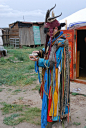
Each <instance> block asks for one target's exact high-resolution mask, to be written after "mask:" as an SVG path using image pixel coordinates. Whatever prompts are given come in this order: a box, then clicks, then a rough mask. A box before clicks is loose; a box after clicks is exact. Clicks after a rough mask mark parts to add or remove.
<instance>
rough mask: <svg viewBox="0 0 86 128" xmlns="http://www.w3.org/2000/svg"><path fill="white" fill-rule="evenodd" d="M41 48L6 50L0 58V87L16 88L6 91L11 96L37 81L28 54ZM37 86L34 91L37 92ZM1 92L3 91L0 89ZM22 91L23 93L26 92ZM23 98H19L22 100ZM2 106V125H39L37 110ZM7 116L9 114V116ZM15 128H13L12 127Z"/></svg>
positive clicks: (32, 63) (11, 105) (10, 105)
mask: <svg viewBox="0 0 86 128" xmlns="http://www.w3.org/2000/svg"><path fill="white" fill-rule="evenodd" d="M41 48H42V47H37V48H29V47H25V46H24V47H23V48H22V49H10V48H9V47H5V49H7V52H8V53H7V56H6V57H2V58H0V86H2V85H5V86H8V87H9V86H18V89H16V90H14V91H12V89H10V87H9V88H8V89H7V91H9V92H10V91H12V94H15V95H16V94H18V93H20V92H21V91H22V90H21V89H20V88H21V87H23V86H25V85H31V84H32V83H33V82H34V83H35V82H36V80H37V79H38V74H36V73H35V72H34V62H33V61H30V60H29V54H31V53H32V51H35V50H39V49H41ZM38 89H39V86H38V85H37V86H36V87H35V88H34V90H38ZM0 91H1V92H2V91H3V89H2V88H0ZM26 91H27V90H24V91H23V92H26ZM22 99H23V97H19V100H22ZM0 104H2V105H3V107H2V108H1V110H2V114H3V115H5V117H4V120H3V123H4V124H6V125H12V126H14V125H17V124H19V123H20V122H24V121H26V122H30V123H34V124H37V125H40V122H41V110H40V109H39V108H30V106H29V105H17V104H7V103H5V102H0ZM8 114H11V115H10V116H9V115H8ZM14 128H15V127H14Z"/></svg>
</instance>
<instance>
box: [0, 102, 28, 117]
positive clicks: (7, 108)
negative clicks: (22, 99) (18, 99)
mask: <svg viewBox="0 0 86 128" xmlns="http://www.w3.org/2000/svg"><path fill="white" fill-rule="evenodd" d="M0 104H2V105H3V106H4V107H3V108H1V110H2V114H3V115H5V114H9V113H13V112H18V111H22V110H23V108H25V107H26V106H25V105H17V104H7V103H5V102H0Z"/></svg>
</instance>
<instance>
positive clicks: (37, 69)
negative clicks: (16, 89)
mask: <svg viewBox="0 0 86 128" xmlns="http://www.w3.org/2000/svg"><path fill="white" fill-rule="evenodd" d="M35 72H36V73H38V79H39V83H41V80H40V73H39V67H38V66H37V61H35Z"/></svg>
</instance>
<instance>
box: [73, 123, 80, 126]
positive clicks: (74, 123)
mask: <svg viewBox="0 0 86 128" xmlns="http://www.w3.org/2000/svg"><path fill="white" fill-rule="evenodd" d="M80 124H81V123H80V122H79V123H78V122H74V123H73V125H76V126H78V125H80Z"/></svg>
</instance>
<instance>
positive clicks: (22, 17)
mask: <svg viewBox="0 0 86 128" xmlns="http://www.w3.org/2000/svg"><path fill="white" fill-rule="evenodd" d="M55 4H56V7H55V9H54V10H53V11H54V13H55V15H59V14H60V13H61V12H62V16H61V17H59V18H58V20H62V19H63V18H65V17H67V16H69V15H71V14H73V13H75V12H76V11H79V10H81V9H84V8H86V0H0V28H5V27H9V24H11V23H14V22H16V21H25V22H44V21H45V15H46V11H47V10H48V9H50V8H52V7H53V6H54V5H55Z"/></svg>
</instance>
